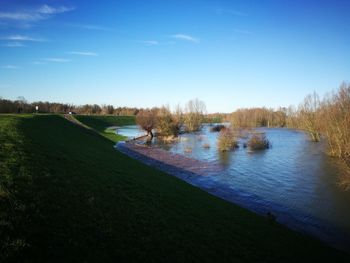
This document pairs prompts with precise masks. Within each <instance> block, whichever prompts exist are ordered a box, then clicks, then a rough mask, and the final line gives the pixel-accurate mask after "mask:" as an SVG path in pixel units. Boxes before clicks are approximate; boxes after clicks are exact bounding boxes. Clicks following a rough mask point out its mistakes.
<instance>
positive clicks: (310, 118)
mask: <svg viewBox="0 0 350 263" xmlns="http://www.w3.org/2000/svg"><path fill="white" fill-rule="evenodd" d="M319 109H320V99H319V96H318V95H317V93H316V92H314V93H313V94H310V95H308V96H306V97H305V99H304V102H303V103H302V104H300V105H299V118H300V124H301V128H302V129H304V130H305V131H307V132H308V133H309V135H310V137H311V140H312V141H314V142H318V141H319V140H320V139H321V133H320V123H319V114H318V110H319Z"/></svg>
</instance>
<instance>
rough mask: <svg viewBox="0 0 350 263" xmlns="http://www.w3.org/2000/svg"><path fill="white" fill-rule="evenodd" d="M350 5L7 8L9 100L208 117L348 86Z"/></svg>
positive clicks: (261, 0)
mask: <svg viewBox="0 0 350 263" xmlns="http://www.w3.org/2000/svg"><path fill="white" fill-rule="evenodd" d="M349 12H350V1H347V0H344V1H340V0H338V1H336V0H333V1H331V0H329V1H328V0H327V1H326V0H318V1H316V0H315V1H313V0H307V1H305V0H294V1H287V0H285V1H283V0H256V1H249V0H244V1H243V0H242V1H234V0H231V1H205V0H203V1H191V0H186V1H185V0H183V1H182V0H177V1H175V0H174V1H173V0H158V1H146V0H145V1H133V0H125V1H92V0H91V1H78V0H72V1H64V0H36V1H34V0H22V1H19V0H0V96H1V97H3V98H8V99H16V98H17V97H18V96H24V97H25V98H26V99H27V100H29V101H36V100H45V101H57V102H67V103H74V104H85V103H97V104H104V103H105V104H113V105H115V106H136V107H152V106H160V105H162V104H170V105H171V106H172V105H176V104H178V103H180V104H182V105H184V103H185V102H186V101H188V100H189V99H192V98H196V97H197V98H199V99H201V100H203V101H204V102H205V103H206V105H207V110H208V112H218V111H220V112H231V111H233V110H234V109H237V108H239V107H252V106H267V107H277V106H288V105H290V104H293V105H296V104H298V103H299V102H301V100H302V99H303V98H304V96H305V95H307V94H308V93H311V92H313V91H317V92H318V93H320V94H321V95H322V94H324V93H326V92H329V91H331V90H333V89H336V88H337V87H338V86H339V85H340V83H341V82H343V81H350V17H349Z"/></svg>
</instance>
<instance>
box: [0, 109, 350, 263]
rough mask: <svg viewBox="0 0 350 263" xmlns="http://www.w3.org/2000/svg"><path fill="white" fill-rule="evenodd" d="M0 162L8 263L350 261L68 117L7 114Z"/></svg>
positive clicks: (1, 253)
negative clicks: (118, 147) (151, 164)
mask: <svg viewBox="0 0 350 263" xmlns="http://www.w3.org/2000/svg"><path fill="white" fill-rule="evenodd" d="M78 118H79V120H80V121H82V122H84V123H85V124H87V125H91V126H94V129H96V130H98V131H103V128H105V127H107V126H110V124H111V123H112V121H105V120H101V119H100V118H96V117H92V118H91V117H87V116H84V117H79V116H78ZM90 118H91V119H90ZM128 121H131V120H121V122H120V123H119V125H120V124H121V123H128V124H129V122H128ZM103 123H106V124H108V125H106V126H104V125H105V124H103ZM115 124H116V123H115V122H114V121H113V125H115ZM0 157H1V158H0V161H1V163H0V187H1V188H0V237H1V239H0V262H300V261H308V262H315V261H316V260H323V261H326V262H327V261H328V262H339V261H344V262H346V261H347V262H349V256H348V255H344V254H342V253H340V252H337V251H336V250H334V249H331V248H329V247H327V246H325V245H323V244H321V243H320V242H318V241H316V240H313V239H311V238H309V237H306V236H303V235H301V234H299V233H296V232H293V231H290V230H288V229H287V228H285V227H283V226H280V225H278V224H275V225H271V224H269V223H268V222H267V220H266V219H265V218H263V217H260V216H258V215H256V214H253V213H251V212H249V211H247V210H245V209H242V208H240V207H238V206H236V205H234V204H231V203H228V202H226V201H223V200H221V199H219V198H216V197H214V196H211V195H209V194H207V193H206V192H204V191H202V190H200V189H197V188H195V187H193V186H191V185H188V184H187V183H185V182H183V181H181V180H179V179H177V178H175V177H172V176H169V175H167V174H165V173H163V172H160V171H157V170H155V169H153V168H151V167H148V166H145V165H143V164H141V163H139V162H137V161H135V160H133V159H130V158H129V157H127V156H124V155H123V154H121V153H119V152H117V151H116V150H115V149H114V148H113V142H112V141H111V140H110V139H108V138H105V137H103V136H101V135H99V134H98V133H95V132H92V131H91V130H87V129H85V128H83V127H80V126H77V125H73V124H72V123H70V122H69V121H67V120H65V119H64V118H63V117H62V116H55V115H45V116H44V115H43V116H40V115H37V116H30V115H23V116H19V115H16V116H15V115H0Z"/></svg>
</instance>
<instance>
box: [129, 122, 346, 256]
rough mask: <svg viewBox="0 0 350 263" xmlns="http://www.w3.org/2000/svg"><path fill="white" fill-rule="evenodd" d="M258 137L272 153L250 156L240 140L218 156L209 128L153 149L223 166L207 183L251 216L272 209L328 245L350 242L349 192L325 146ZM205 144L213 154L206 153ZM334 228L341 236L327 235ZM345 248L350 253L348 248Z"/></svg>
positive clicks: (296, 138) (290, 135)
mask: <svg viewBox="0 0 350 263" xmlns="http://www.w3.org/2000/svg"><path fill="white" fill-rule="evenodd" d="M134 129H135V126H134ZM260 131H261V132H265V133H266V136H267V138H268V139H269V140H270V141H271V143H272V148H271V149H268V150H263V151H257V152H250V151H249V150H248V149H246V148H244V147H243V143H244V140H242V141H240V143H239V146H240V147H239V148H238V149H236V150H234V151H231V152H220V151H218V150H217V147H216V141H217V136H218V133H215V132H210V131H209V126H206V127H204V128H203V130H202V131H201V132H198V133H194V134H183V135H181V136H180V137H179V139H178V140H176V141H175V142H173V143H164V142H161V141H159V140H157V139H155V141H154V144H155V145H157V146H158V147H161V148H163V149H165V150H167V151H171V152H173V153H177V154H182V155H186V156H188V157H191V158H194V159H198V160H204V161H214V162H219V163H221V164H222V165H223V166H224V168H225V169H224V172H220V173H219V174H214V175H211V176H209V178H206V179H205V180H212V181H213V182H214V184H216V187H218V188H220V187H222V188H226V189H229V190H230V191H232V193H240V195H241V196H244V198H245V202H246V201H247V200H248V202H250V204H252V205H251V206H249V205H248V206H249V207H250V208H252V209H253V210H259V207H266V208H267V209H273V211H274V212H275V213H276V214H277V216H278V217H279V218H282V217H284V216H285V215H288V216H289V217H288V218H291V217H293V218H296V220H297V221H300V222H302V223H303V224H304V225H305V226H308V227H309V228H311V229H312V231H316V230H315V229H317V231H318V232H319V233H321V234H322V235H328V239H329V238H332V236H334V235H338V234H341V235H345V236H347V237H350V209H348V207H349V204H350V191H344V190H343V189H342V188H340V187H339V186H338V182H337V180H338V178H339V176H340V175H341V170H340V169H339V166H338V165H337V162H336V160H335V159H332V158H330V157H328V156H327V155H325V154H324V153H323V150H324V146H325V145H322V143H313V142H310V141H309V140H308V138H307V136H306V135H305V134H304V133H303V132H300V131H296V130H289V129H260ZM204 144H209V145H210V148H203V145H204ZM188 149H191V151H189V150H188ZM203 180H204V179H203ZM253 204H255V207H254V205H253ZM321 222H322V223H321ZM287 223H288V222H287ZM333 227H334V228H336V229H339V231H338V232H337V231H335V232H332V231H331V230H329V228H333ZM347 245H348V248H349V249H350V243H349V244H347Z"/></svg>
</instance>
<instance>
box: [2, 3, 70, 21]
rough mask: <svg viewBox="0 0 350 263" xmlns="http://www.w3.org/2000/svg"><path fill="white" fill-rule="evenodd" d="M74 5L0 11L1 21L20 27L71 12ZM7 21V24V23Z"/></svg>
mask: <svg viewBox="0 0 350 263" xmlns="http://www.w3.org/2000/svg"><path fill="white" fill-rule="evenodd" d="M74 9H75V8H73V7H67V6H56V7H54V6H49V5H46V4H45V5H42V6H39V7H37V8H31V9H25V10H14V11H7V12H4V11H2V12H0V21H2V22H6V23H8V24H11V25H17V26H20V27H23V26H26V27H28V26H30V25H31V24H32V23H34V22H37V21H40V20H46V19H49V18H51V17H53V16H54V15H57V14H61V13H65V12H69V11H72V10H74ZM6 23H5V24H6Z"/></svg>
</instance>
